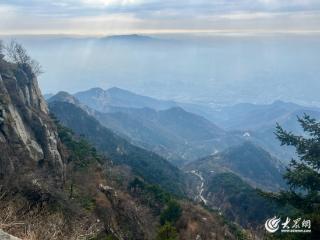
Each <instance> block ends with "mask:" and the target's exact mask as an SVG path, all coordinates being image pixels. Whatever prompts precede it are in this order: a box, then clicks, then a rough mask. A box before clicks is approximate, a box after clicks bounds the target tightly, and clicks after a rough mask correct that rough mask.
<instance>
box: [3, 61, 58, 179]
mask: <svg viewBox="0 0 320 240" xmlns="http://www.w3.org/2000/svg"><path fill="white" fill-rule="evenodd" d="M59 148H60V143H59V139H58V135H57V131H56V127H55V125H54V124H53V122H52V120H51V119H50V118H49V115H48V108H47V105H46V102H45V100H44V99H43V97H42V95H41V93H40V90H39V88H38V83H37V80H36V77H35V76H34V74H33V73H32V71H31V69H30V68H29V67H28V66H24V67H21V66H19V67H18V66H17V65H16V64H12V63H8V62H6V61H4V60H3V59H1V60H0V152H1V155H0V164H1V168H0V179H1V180H4V179H7V178H9V177H10V176H18V174H12V173H13V172H15V173H21V174H23V175H24V176H25V177H31V178H34V179H36V178H41V177H47V176H48V173H50V174H49V175H52V177H53V179H54V180H55V181H60V180H63V176H64V164H63V160H62V157H61V154H60V151H59ZM49 169H50V171H48V170H49Z"/></svg>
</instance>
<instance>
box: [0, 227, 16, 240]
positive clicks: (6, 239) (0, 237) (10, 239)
mask: <svg viewBox="0 0 320 240" xmlns="http://www.w3.org/2000/svg"><path fill="white" fill-rule="evenodd" d="M0 240H21V239H20V238H16V237H14V236H11V235H10V234H7V233H5V232H4V231H2V230H1V229H0Z"/></svg>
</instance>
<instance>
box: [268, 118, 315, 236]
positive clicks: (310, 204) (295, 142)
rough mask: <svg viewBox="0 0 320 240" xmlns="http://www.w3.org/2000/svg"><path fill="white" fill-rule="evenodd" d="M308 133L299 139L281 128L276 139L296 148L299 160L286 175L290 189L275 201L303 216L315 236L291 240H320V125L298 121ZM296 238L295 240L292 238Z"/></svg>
mask: <svg viewBox="0 0 320 240" xmlns="http://www.w3.org/2000/svg"><path fill="white" fill-rule="evenodd" d="M298 121H299V123H300V125H301V127H302V129H303V131H304V134H303V135H295V134H294V133H292V132H288V131H286V130H284V129H283V128H282V127H281V126H280V125H277V128H276V136H277V138H278V139H279V140H280V141H281V145H287V146H293V147H294V148H295V149H296V154H297V158H298V159H292V160H291V162H290V164H289V166H288V168H287V171H286V173H285V175H284V178H285V180H286V181H287V183H288V186H289V189H288V190H286V191H281V192H280V193H279V194H278V193H277V194H272V196H273V198H274V199H276V200H278V202H280V203H283V204H290V205H291V206H294V207H295V208H296V209H298V210H299V212H300V217H303V218H307V219H310V220H311V221H312V234H311V235H302V236H300V235H297V238H291V239H319V238H317V236H319V234H320V171H319V170H320V122H318V121H316V120H315V119H314V118H311V117H310V116H308V115H304V116H303V117H302V118H298ZM291 237H292V236H291Z"/></svg>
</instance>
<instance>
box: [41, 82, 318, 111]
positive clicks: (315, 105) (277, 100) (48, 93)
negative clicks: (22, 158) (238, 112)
mask: <svg viewBox="0 0 320 240" xmlns="http://www.w3.org/2000/svg"><path fill="white" fill-rule="evenodd" d="M93 89H100V90H103V91H108V90H110V89H120V90H122V91H126V92H130V93H132V94H136V95H139V96H142V97H149V98H153V99H156V100H160V101H173V102H178V101H176V100H174V99H161V98H157V97H154V96H151V95H145V94H139V93H137V92H134V91H132V90H130V89H126V88H123V87H118V86H112V87H108V88H102V87H91V88H88V89H83V90H80V91H75V92H68V91H64V90H61V91H58V92H46V93H44V92H43V93H42V95H43V96H45V95H52V96H55V95H57V94H58V93H60V92H66V93H68V94H71V95H75V94H77V93H82V92H87V91H90V90H93ZM276 102H282V103H286V104H297V105H301V106H303V107H319V108H320V102H319V103H318V104H314V105H312V104H303V103H299V102H295V101H285V100H281V99H274V100H271V101H270V102H266V103H254V102H237V103H234V104H230V105H225V106H234V105H237V104H253V105H271V104H274V103H276ZM181 103H190V104H192V103H193V102H181ZM194 104H200V103H196V102H194ZM202 104H204V103H202ZM222 105H223V104H222Z"/></svg>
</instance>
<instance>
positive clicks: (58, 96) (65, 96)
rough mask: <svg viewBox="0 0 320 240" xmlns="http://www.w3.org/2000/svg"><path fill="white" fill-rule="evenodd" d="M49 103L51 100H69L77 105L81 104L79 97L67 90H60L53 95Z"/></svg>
mask: <svg viewBox="0 0 320 240" xmlns="http://www.w3.org/2000/svg"><path fill="white" fill-rule="evenodd" d="M47 101H48V102H49V103H50V102H68V103H72V104H75V105H78V104H80V102H79V101H78V99H76V98H75V97H74V96H72V95H71V94H70V93H68V92H65V91H60V92H58V93H57V94H56V95H54V96H52V97H51V98H49V99H48V100H47Z"/></svg>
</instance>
